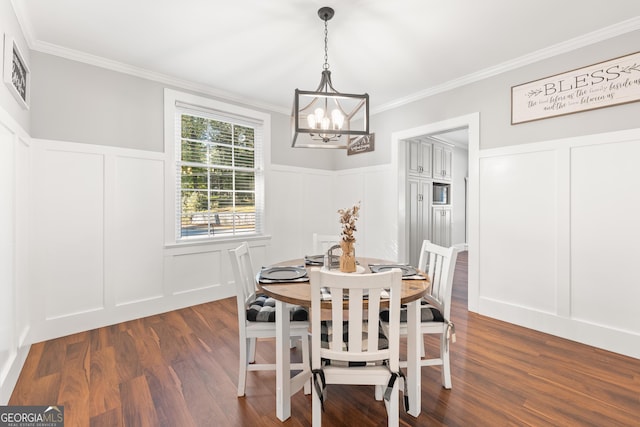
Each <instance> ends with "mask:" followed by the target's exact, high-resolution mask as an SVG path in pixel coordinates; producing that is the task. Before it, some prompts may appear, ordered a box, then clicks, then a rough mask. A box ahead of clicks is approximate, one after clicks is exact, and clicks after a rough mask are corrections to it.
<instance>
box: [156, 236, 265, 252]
mask: <svg viewBox="0 0 640 427" xmlns="http://www.w3.org/2000/svg"><path fill="white" fill-rule="evenodd" d="M261 240H271V235H268V234H252V235H247V236H233V237H222V238H220V237H218V238H201V239H193V240H184V241H179V242H175V243H165V245H164V248H165V249H184V248H190V247H195V248H197V247H206V246H229V244H232V243H242V242H252V241H261Z"/></svg>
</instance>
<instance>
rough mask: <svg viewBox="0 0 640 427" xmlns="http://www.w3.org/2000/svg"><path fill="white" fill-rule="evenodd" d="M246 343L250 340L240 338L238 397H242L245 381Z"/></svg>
mask: <svg viewBox="0 0 640 427" xmlns="http://www.w3.org/2000/svg"><path fill="white" fill-rule="evenodd" d="M247 341H251V339H247V338H240V355H239V356H240V357H239V359H240V365H239V366H238V396H244V389H245V384H246V381H247V351H248V348H247Z"/></svg>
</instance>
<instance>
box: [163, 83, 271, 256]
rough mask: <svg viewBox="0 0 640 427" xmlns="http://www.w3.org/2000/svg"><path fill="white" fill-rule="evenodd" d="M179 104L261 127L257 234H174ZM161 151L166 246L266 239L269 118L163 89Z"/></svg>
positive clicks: (257, 180)
mask: <svg viewBox="0 0 640 427" xmlns="http://www.w3.org/2000/svg"><path fill="white" fill-rule="evenodd" d="M176 104H179V105H183V104H187V105H190V106H193V107H194V109H197V108H198V107H201V108H204V109H207V110H213V111H218V112H220V113H221V114H224V113H227V114H230V115H235V116H242V117H246V118H247V119H249V120H251V121H255V122H258V123H259V124H260V126H261V127H262V146H261V153H259V154H257V155H256V163H255V167H256V169H257V170H259V171H261V172H262V173H261V178H260V179H258V177H256V189H255V191H256V210H258V209H259V208H261V209H262V212H261V213H260V214H258V215H256V221H259V223H257V224H256V228H257V229H258V230H259V231H257V232H256V233H250V234H246V235H242V236H229V235H227V236H224V235H223V236H205V237H199V238H193V237H192V238H186V239H181V238H179V236H178V235H177V233H176V228H177V227H176V224H177V222H176V221H177V215H176V211H177V209H176V189H177V177H176V172H175V171H176V169H175V164H176V150H175V135H176V120H175V115H176V112H177V109H178V106H177V105H176ZM164 152H165V183H164V185H165V207H164V209H165V230H164V236H165V237H164V240H165V246H175V245H194V244H196V245H197V244H203V243H205V244H206V243H214V242H225V241H231V240H252V239H254V238H260V237H266V234H265V227H266V218H265V216H266V203H265V195H266V188H265V180H266V174H267V166H268V165H269V164H270V163H271V161H270V154H271V115H270V114H268V113H263V112H260V111H256V110H252V109H248V108H244V107H240V106H238V105H234V104H229V103H227V102H222V101H218V100H215V99H211V98H206V97H202V96H198V95H193V94H189V93H185V92H179V91H176V90H172V89H168V88H165V90H164Z"/></svg>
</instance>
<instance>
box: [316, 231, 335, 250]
mask: <svg viewBox="0 0 640 427" xmlns="http://www.w3.org/2000/svg"><path fill="white" fill-rule="evenodd" d="M337 244H340V236H339V235H337V234H336V235H332V234H318V233H313V254H314V255H320V254H322V255H324V254H326V253H327V251H328V250H329V248H330V247H331V246H333V245H337Z"/></svg>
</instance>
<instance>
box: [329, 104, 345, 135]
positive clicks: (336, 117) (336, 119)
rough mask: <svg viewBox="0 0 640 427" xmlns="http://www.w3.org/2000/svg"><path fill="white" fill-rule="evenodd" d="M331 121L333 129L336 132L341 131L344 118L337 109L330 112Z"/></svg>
mask: <svg viewBox="0 0 640 427" xmlns="http://www.w3.org/2000/svg"><path fill="white" fill-rule="evenodd" d="M331 119H332V121H333V129H335V130H338V129H342V125H343V124H344V116H343V115H342V113H341V112H340V110H338V109H337V108H336V109H335V110H333V111H332V112H331Z"/></svg>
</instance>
